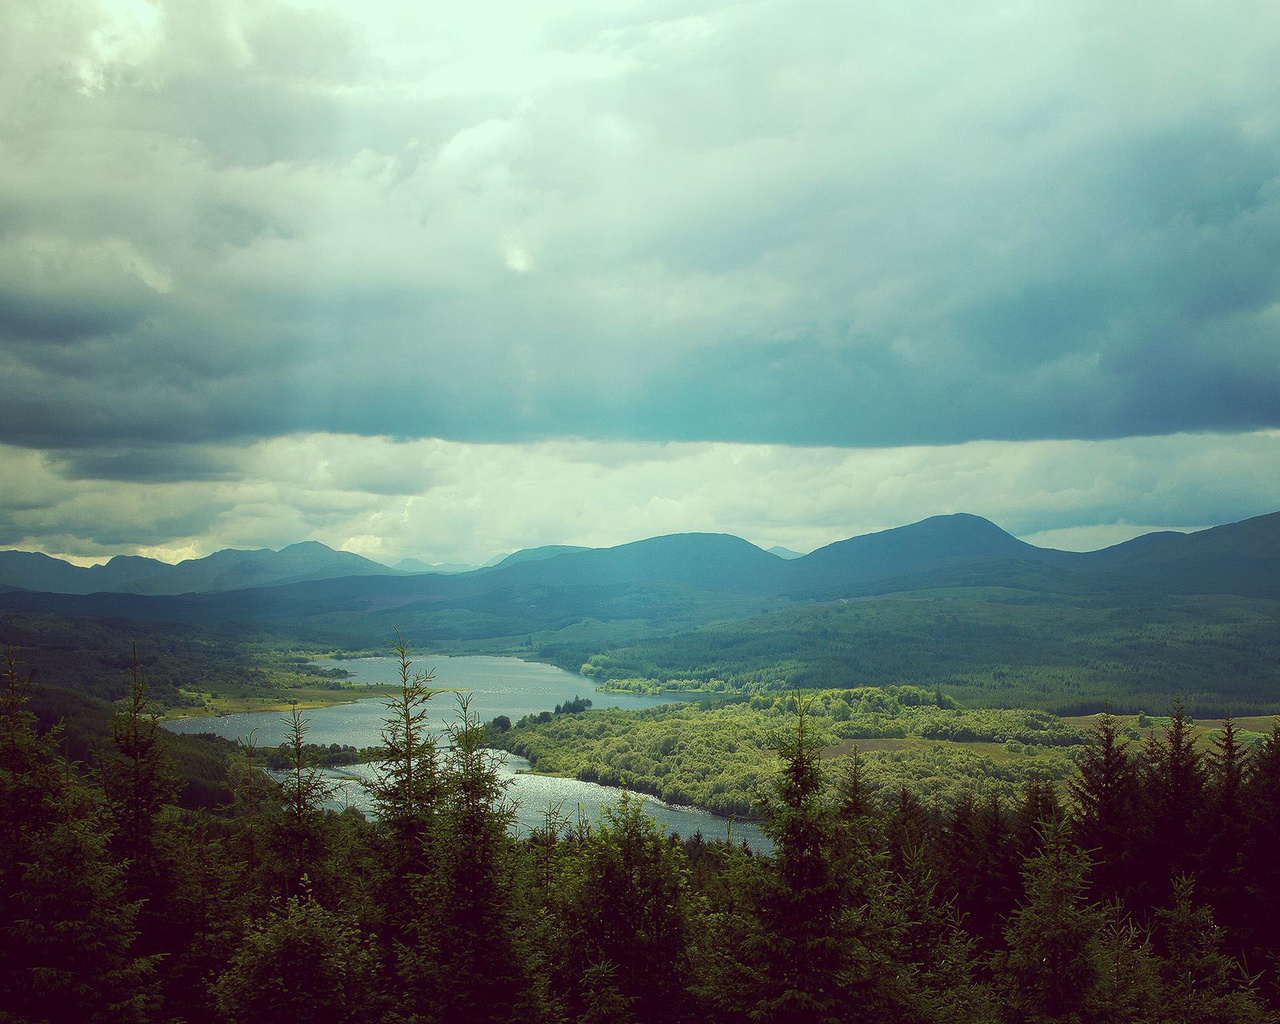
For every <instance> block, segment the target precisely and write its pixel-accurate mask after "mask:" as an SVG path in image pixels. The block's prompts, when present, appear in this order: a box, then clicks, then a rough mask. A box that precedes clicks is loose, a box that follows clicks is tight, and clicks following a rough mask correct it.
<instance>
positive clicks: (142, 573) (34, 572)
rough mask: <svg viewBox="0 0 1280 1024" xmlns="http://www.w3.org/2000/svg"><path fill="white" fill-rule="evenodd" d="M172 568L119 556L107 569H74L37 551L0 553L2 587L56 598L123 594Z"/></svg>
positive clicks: (135, 558)
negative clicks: (113, 593)
mask: <svg viewBox="0 0 1280 1024" xmlns="http://www.w3.org/2000/svg"><path fill="white" fill-rule="evenodd" d="M172 568H173V566H171V565H169V564H168V563H167V562H161V561H158V560H157V559H154V558H141V557H138V556H136V555H116V556H115V557H114V558H112V559H111V560H110V561H109V562H107V563H106V564H105V565H93V566H89V567H87V568H84V567H81V566H78V565H72V564H71V563H69V562H64V561H62V559H60V558H52V557H51V556H49V555H45V554H41V553H40V552H38V551H0V584H6V585H8V586H11V587H21V588H22V589H24V590H40V591H47V592H50V593H56V594H93V593H97V592H98V591H104V590H111V591H122V590H125V589H127V588H128V587H129V586H130V585H131V584H133V583H135V582H136V581H138V580H141V579H145V578H147V577H148V576H151V575H154V574H155V573H158V572H163V571H165V570H167V569H172Z"/></svg>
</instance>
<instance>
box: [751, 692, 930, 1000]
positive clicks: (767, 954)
mask: <svg viewBox="0 0 1280 1024" xmlns="http://www.w3.org/2000/svg"><path fill="white" fill-rule="evenodd" d="M808 717H809V704H808V703H807V702H806V701H805V700H803V699H801V698H799V697H797V698H796V699H795V727H794V730H793V731H792V732H790V733H788V734H787V735H785V736H784V737H783V738H782V739H781V740H780V742H779V744H778V748H777V749H778V757H779V761H780V768H779V772H778V776H777V779H776V781H775V783H774V793H773V799H772V800H771V801H770V802H769V803H768V805H767V809H766V813H767V815H768V817H767V820H766V822H765V825H764V831H765V833H766V834H767V835H768V836H769V838H770V839H772V840H773V843H774V853H773V856H772V858H771V867H772V870H771V871H768V872H766V873H765V874H764V876H763V877H762V883H763V884H762V886H761V889H760V893H759V897H758V899H759V902H758V906H757V910H756V913H757V916H758V919H759V922H760V933H759V938H760V941H761V948H760V949H759V950H758V953H759V955H760V961H759V964H760V970H761V972H762V977H761V991H760V995H759V997H758V999H757V1000H756V1005H755V1007H754V1009H753V1011H752V1019H755V1020H762V1021H776V1022H779V1024H784V1022H790V1021H796V1022H799V1021H805V1022H815V1024H816V1022H823V1021H836V1020H857V1019H867V1020H872V1019H879V1018H880V1017H883V1016H885V1015H886V1014H888V1015H893V1014H894V1013H896V1011H897V1010H898V1009H899V1008H900V1007H901V1004H902V1003H904V1002H905V1000H906V995H905V993H904V992H903V991H902V990H901V986H900V985H899V984H898V982H897V980H896V979H897V978H898V975H899V972H897V971H895V970H893V969H892V967H891V965H890V964H889V963H888V950H889V943H888V941H887V937H886V936H885V935H884V934H883V932H882V931H881V926H882V921H883V917H884V915H883V913H882V909H883V908H881V907H876V906H873V905H868V904H861V905H857V904H854V903H853V902H852V901H851V900H849V899H848V896H849V893H850V891H851V889H858V888H865V887H862V886H860V885H859V883H858V880H857V878H856V874H857V869H856V867H855V866H854V865H851V864H850V863H849V862H848V861H847V860H845V861H841V860H840V858H839V857H838V853H839V850H840V844H839V834H838V828H837V824H836V823H837V819H836V815H835V813H834V811H833V808H832V806H831V804H830V803H829V801H828V800H827V799H826V794H825V784H824V779H823V772H822V766H821V757H820V751H821V748H820V743H819V741H818V740H817V738H816V737H815V736H814V735H813V732H812V731H811V729H810V728H809V722H808ZM851 868H852V869H854V871H853V874H851V873H850V869H851Z"/></svg>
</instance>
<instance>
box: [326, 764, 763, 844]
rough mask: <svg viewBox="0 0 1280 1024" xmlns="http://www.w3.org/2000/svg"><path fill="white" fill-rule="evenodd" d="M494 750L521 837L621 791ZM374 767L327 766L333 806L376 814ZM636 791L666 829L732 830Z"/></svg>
mask: <svg viewBox="0 0 1280 1024" xmlns="http://www.w3.org/2000/svg"><path fill="white" fill-rule="evenodd" d="M494 755H495V756H496V757H497V758H498V759H499V761H498V773H499V776H500V777H501V778H502V779H505V780H508V781H509V785H508V787H507V795H508V796H509V797H510V799H511V802H512V803H513V804H514V805H515V811H516V820H515V823H514V824H513V826H512V831H513V832H514V833H515V834H516V835H519V836H527V835H528V834H529V833H530V832H532V831H533V830H534V829H538V828H543V827H545V825H546V815H547V811H548V809H551V810H554V811H557V812H558V813H559V814H560V815H563V816H565V817H566V818H567V819H568V820H569V821H570V822H573V821H576V820H577V818H578V816H579V815H580V814H581V815H582V817H583V818H584V819H585V820H586V821H590V822H594V821H595V820H596V819H597V818H599V817H600V809H601V808H602V807H606V806H608V805H610V804H613V803H616V802H617V800H618V797H619V795H620V792H621V791H620V790H617V789H614V788H611V787H609V786H598V785H596V784H595V783H594V782H582V781H580V780H578V779H558V778H551V777H549V776H546V775H532V774H527V773H528V772H529V762H528V761H526V760H525V759H524V758H523V757H518V756H516V755H515V754H508V753H506V752H505V751H501V750H498V751H494ZM375 770H376V768H375V766H373V765H352V766H350V767H347V768H337V769H333V770H330V771H326V772H325V773H324V774H325V775H326V776H327V777H328V779H329V780H330V782H334V783H337V784H338V785H339V787H340V788H339V789H338V790H337V791H336V792H335V793H334V797H333V800H332V801H331V802H330V806H332V807H333V808H334V809H336V810H341V809H342V808H343V807H346V806H348V805H350V806H352V807H358V808H359V809H360V810H361V811H363V812H364V813H365V814H366V815H369V816H370V817H372V816H373V812H374V807H373V798H372V797H371V796H370V795H369V793H368V791H367V790H366V789H365V788H364V787H363V786H362V785H360V784H359V783H358V782H357V781H355V780H358V779H367V778H369V777H370V776H371V774H372V773H373V772H374V771H375ZM633 795H634V796H635V797H636V799H638V800H640V801H641V806H642V807H643V808H644V810H645V812H646V813H648V815H649V816H650V817H651V818H653V819H654V820H655V821H657V822H658V823H660V824H661V825H663V826H665V827H666V829H667V831H668V832H678V833H679V834H680V835H681V836H684V837H686V838H687V837H689V836H692V835H694V834H695V833H697V832H701V833H702V835H703V837H705V838H707V839H724V838H725V836H726V835H728V834H729V831H728V830H729V826H730V822H729V820H728V819H727V818H719V817H716V816H715V815H714V814H708V813H707V812H706V811H700V810H698V809H697V808H696V807H678V806H675V805H673V804H666V803H663V802H662V801H661V800H658V799H657V798H656V797H651V796H646V795H644V794H643V793H637V794H633ZM732 826H733V830H732V836H733V841H734V842H735V843H739V842H746V844H747V845H748V846H750V847H751V849H753V850H757V851H761V852H767V851H769V850H771V849H772V848H773V844H772V843H771V842H770V841H769V840H768V839H767V838H766V837H765V835H764V833H762V832H761V831H760V827H759V826H758V825H755V824H752V823H751V822H738V821H735V822H733V823H732Z"/></svg>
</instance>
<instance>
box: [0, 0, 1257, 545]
mask: <svg viewBox="0 0 1280 1024" xmlns="http://www.w3.org/2000/svg"><path fill="white" fill-rule="evenodd" d="M1278 52H1280V6H1278V5H1276V4H1274V3H1267V2H1262V0H1250V2H1232V0H1224V2H1220V3H1217V4H1212V5H1211V4H1205V3H1202V2H1199V0H1196V2H1178V0H1168V2H1164V3H1160V4H1149V3H1133V4H1114V3H1112V2H1101V0H1098V2H1071V0H1068V2H1065V3H1056V4H1046V3H1041V2H1034V3H1032V2H1025V3H1022V2H1013V0H975V2H973V3H968V4H962V5H956V4H952V3H941V2H928V0H924V2H910V0H906V2H904V0H866V2H858V3H850V2H848V0H780V2H776V3H775V2H760V3H734V4H729V3H716V2H700V0H690V2H683V3H670V2H665V0H662V2H649V3H627V2H611V3H606V2H603V0H599V2H593V0H553V2H538V0H532V2H523V3H519V2H510V3H493V2H486V0H480V2H471V3H467V4H423V3H420V2H417V0H361V2H360V3H355V2H339V0H327V2H317V3H284V2H277V0H252V2H248V0H246V2H244V3H235V2H224V0H191V2H173V3H170V2H162V3H154V4H153V3H148V2H145V0H140V2H127V0H121V2H112V3H94V2H83V3H82V2H76V0H67V2H61V3H56V4H49V3H44V2H41V0H10V2H8V3H6V4H3V5H0V95H2V96H3V97H4V101H3V103H0V370H2V372H0V547H19V548H27V549H38V550H44V551H47V552H50V553H54V554H61V555H68V556H75V557H76V558H78V559H80V560H101V559H102V558H104V557H106V556H109V555H111V554H115V553H133V552H139V553H145V554H151V555H155V556H158V557H164V558H169V559H176V558H178V557H188V556H192V555H203V554H207V553H209V552H211V551H213V550H216V549H218V548H221V547H227V546H236V547H259V546H271V547H279V546H282V545H284V544H288V543H292V542H295V541H299V540H305V539H315V540H321V541H324V542H325V543H328V544H330V545H332V546H334V547H344V548H347V549H349V550H353V551H357V552H360V553H361V554H366V555H369V556H371V557H375V558H379V559H382V560H386V561H395V560H396V559H398V558H400V557H403V556H414V557H418V558H423V559H425V560H427V561H483V560H485V559H487V558H489V557H490V556H492V555H493V554H496V553H498V552H502V551H509V550H513V549H515V548H518V547H526V546H532V545H536V544H544V543H580V544H592V545H606V544H614V543H620V542H624V541H629V540H634V539H637V538H640V537H645V536H651V535H655V534H660V533H671V532H677V531H682V530H711V531H724V532H730V533H735V534H738V535H739V536H743V537H746V538H747V539H748V540H751V541H753V542H755V543H758V544H761V545H762V546H766V547H767V546H769V545H771V544H783V545H785V546H788V547H792V548H796V549H798V550H809V549H811V548H812V547H815V546H817V545H820V544H823V543H827V542H829V541H833V540H836V539H840V538H842V537H846V536H850V535H853V534H856V533H862V532H866V531H869V530H875V529H882V528H885V527H891V526H897V525H901V524H903V523H906V522H911V521H914V520H917V519H921V518H924V517H926V516H929V515H933V514H937V513H940V512H953V511H968V512H975V513H978V514H981V515H985V516H987V517H988V518H990V519H992V520H994V521H995V522H997V523H998V524H999V525H1001V526H1003V527H1004V528H1006V529H1008V530H1010V531H1011V532H1013V533H1015V534H1017V535H1018V536H1022V537H1024V538H1026V539H1030V540H1032V541H1033V542H1036V543H1044V544H1052V545H1055V546H1061V547H1071V548H1090V547H1098V546H1101V545H1103V544H1107V543H1113V542H1116V541H1118V540H1123V539H1126V538H1128V537H1130V536H1133V535H1135V534H1136V533H1140V532H1143V531H1145V530H1148V529H1155V528H1178V529H1194V528H1200V527H1204V526H1209V525H1214V524H1217V523H1221V522H1227V521H1233V520H1237V519H1242V518H1246V517H1248V516H1251V515H1258V514H1261V513H1264V512H1270V511H1275V510H1276V509H1277V508H1280V75H1277V73H1276V71H1275V54H1276V53H1278Z"/></svg>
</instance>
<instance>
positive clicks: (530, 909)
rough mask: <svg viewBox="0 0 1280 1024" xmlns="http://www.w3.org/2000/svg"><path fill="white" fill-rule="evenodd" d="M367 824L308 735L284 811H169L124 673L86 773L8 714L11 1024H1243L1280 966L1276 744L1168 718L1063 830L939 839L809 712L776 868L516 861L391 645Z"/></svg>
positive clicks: (24, 692)
mask: <svg viewBox="0 0 1280 1024" xmlns="http://www.w3.org/2000/svg"><path fill="white" fill-rule="evenodd" d="M396 653H397V656H398V657H399V659H400V667H401V679H400V687H399V690H398V693H397V695H396V696H395V697H394V698H392V699H389V700H388V702H387V713H386V718H385V722H384V731H383V753H384V761H383V770H382V771H381V772H380V773H379V775H378V777H377V781H376V783H375V784H374V790H375V792H374V795H375V797H376V802H377V808H378V814H377V817H376V820H372V821H370V820H366V819H365V818H364V817H363V816H362V815H360V814H359V813H358V812H356V811H353V810H347V811H344V812H341V813H335V812H332V811H326V810H324V800H325V795H326V793H325V789H326V787H325V781H324V777H323V776H322V775H321V774H320V773H319V772H318V771H317V770H316V768H315V767H314V765H312V764H311V763H309V761H308V758H307V744H306V719H305V716H304V715H302V714H301V713H298V712H295V713H294V715H293V716H291V720H290V726H291V728H290V732H291V735H290V740H289V742H288V743H287V744H286V746H287V748H288V749H290V750H292V751H293V757H292V759H291V761H290V763H288V764H286V765H285V767H284V769H283V771H282V772H280V773H278V778H279V781H273V780H272V779H271V778H268V777H267V776H266V775H265V774H264V773H263V771H262V768H261V764H262V755H261V752H259V751H256V750H254V749H253V748H252V747H243V748H242V750H241V752H240V756H239V757H238V759H237V764H236V772H235V775H236V778H235V784H234V787H233V788H234V798H233V801H232V802H231V804H230V805H228V806H226V807H225V808H223V809H222V810H221V812H220V813H218V814H210V813H208V812H186V811H179V810H178V809H177V808H176V807H175V806H174V797H175V787H176V783H175V781H174V775H173V773H172V767H171V764H170V762H169V759H168V757H167V753H166V734H165V733H163V732H162V731H161V730H159V728H158V722H157V720H156V718H155V716H154V715H153V714H152V713H151V711H150V708H149V705H148V700H147V691H146V682H145V679H143V678H142V675H141V673H140V672H138V671H136V669H135V670H133V673H132V679H131V686H130V688H129V696H128V697H127V698H126V700H125V701H124V702H123V703H122V704H121V706H120V709H119V711H118V713H117V716H116V720H115V723H114V727H113V732H112V737H111V742H110V744H108V746H107V748H106V749H104V750H102V751H100V752H99V753H98V754H97V755H96V756H95V757H94V758H92V759H91V761H90V762H88V763H74V762H73V761H72V760H71V759H70V758H69V757H66V756H64V754H63V752H62V751H61V750H60V747H59V743H58V735H57V731H56V730H54V731H52V732H44V733H41V732H40V731H39V730H38V729H37V728H36V724H35V720H34V717H33V716H32V715H31V713H30V711H29V709H28V707H27V699H28V687H27V679H26V677H25V675H24V673H23V671H22V666H20V665H19V664H18V663H17V662H16V660H15V658H14V656H13V654H12V653H10V655H9V657H8V661H7V663H6V665H5V666H4V671H3V676H4V687H3V694H2V695H0V734H2V736H0V739H2V741H3V748H2V751H0V945H2V946H3V948H4V950H5V951H6V952H5V956H4V957H3V959H2V960H0V1019H3V1020H7V1021H22V1022H28V1021H29V1022H36V1021H51V1022H52V1021H63V1020H67V1021H70V1020H75V1021H132V1022H148V1021H174V1022H176V1021H190V1022H199V1021H230V1022H232V1024H235V1022H244V1024H248V1022H250V1021H252V1022H274V1021H297V1020H315V1021H334V1022H364V1021H369V1022H434V1021H442V1022H444V1021H494V1022H497V1021H504V1022H507V1021H528V1022H538V1024H543V1022H545V1024H552V1022H565V1024H568V1022H575V1024H587V1022H602V1021H609V1022H621V1024H625V1022H628V1021H637V1022H639V1021H643V1022H657V1024H665V1022H671V1024H676V1022H694V1021H710V1020H715V1021H718V1022H719V1021H728V1022H742V1024H747V1022H755V1021H770V1022H772V1021H778V1022H790V1021H797V1022H799V1021H805V1022H856V1021H873V1020H874V1021H924V1022H952V1021H954V1022H959V1021H965V1022H969V1024H974V1022H1001V1024H1005V1022H1008V1024H1013V1022H1018V1024H1023V1022H1026V1024H1030V1022H1048V1021H1063V1022H1066V1021H1078V1022H1087V1021H1097V1022H1103V1021H1107V1022H1124V1021H1134V1022H1137V1021H1151V1022H1161V1024H1164V1022H1170V1024H1172V1022H1175V1021H1176V1022H1186V1024H1191V1022H1197V1024H1199V1022H1205V1021H1222V1022H1253V1021H1265V1020H1270V1019H1272V1008H1273V1007H1274V1006H1275V1004H1276V999H1275V993H1276V985H1275V970H1274V960H1275V954H1276V951H1277V949H1278V948H1280V934H1278V930H1280V913H1277V911H1280V907H1278V906H1277V905H1276V904H1277V900H1280V876H1278V870H1280V869H1278V868H1277V867H1276V865H1275V862H1274V860H1273V858H1272V857H1271V853H1272V851H1274V849H1276V848H1277V846H1276V844H1277V841H1278V840H1280V733H1277V732H1273V733H1272V735H1271V736H1270V737H1269V738H1268V739H1267V740H1266V741H1265V742H1264V743H1263V744H1262V745H1261V746H1260V747H1259V748H1258V749H1257V750H1256V751H1254V752H1253V753H1252V754H1246V753H1245V752H1244V751H1243V750H1242V749H1241V748H1240V747H1239V746H1238V745H1236V744H1235V743H1234V740H1233V732H1232V729H1231V728H1230V727H1228V728H1227V729H1226V730H1225V731H1224V733H1223V736H1222V737H1221V738H1220V739H1219V741H1218V743H1217V745H1216V746H1215V747H1214V749H1213V750H1211V751H1208V752H1202V751H1199V750H1197V749H1196V748H1195V746H1194V744H1192V743H1191V742H1190V740H1189V738H1188V736H1187V728H1186V726H1187V723H1186V721H1185V718H1184V716H1183V714H1182V712H1181V709H1179V708H1175V709H1174V713H1173V714H1172V715H1171V722H1170V727H1169V728H1168V729H1167V730H1166V731H1164V732H1163V733H1160V734H1154V733H1153V734H1152V736H1151V737H1150V738H1149V740H1148V741H1147V742H1146V743H1145V744H1143V745H1141V746H1137V745H1134V744H1131V743H1128V742H1127V741H1126V740H1125V738H1124V737H1123V736H1122V735H1121V734H1120V732H1119V731H1118V730H1117V729H1116V728H1115V727H1114V722H1113V721H1111V720H1109V719H1106V718H1104V719H1103V720H1102V724H1101V725H1100V726H1099V729H1098V731H1097V735H1096V736H1095V737H1094V739H1093V742H1092V744H1091V745H1090V746H1089V748H1088V750H1087V752H1086V754H1085V755H1084V756H1082V758H1081V761H1080V768H1079V771H1078V773H1077V774H1076V775H1075V776H1073V777H1072V779H1071V780H1070V783H1069V788H1068V793H1067V795H1066V799H1065V800H1060V798H1059V795H1058V793H1057V792H1056V790H1055V789H1054V787H1053V786H1052V785H1050V784H1049V783H1047V782H1037V781H1032V782H1030V783H1028V784H1027V785H1026V787H1025V788H1024V791H1023V792H1022V793H1021V794H1020V795H1019V797H1018V799H1017V800H1016V801H1002V800H1000V799H999V798H995V797H992V798H982V799H979V798H977V797H974V798H970V799H962V800H958V801H956V803H955V804H954V806H952V807H950V808H948V809H946V810H941V809H937V808H932V807H930V806H928V805H926V804H925V803H923V802H921V801H920V800H919V799H917V798H916V797H915V796H913V795H912V793H911V792H910V791H908V790H905V789H904V790H902V791H900V792H899V793H898V794H896V796H895V797H894V798H893V799H891V800H882V799H879V798H877V797H876V796H875V795H874V794H873V793H872V792H871V791H870V789H869V787H868V785H867V780H866V777H865V772H864V768H865V765H864V763H863V761H862V759H861V758H860V757H859V756H857V755H856V753H855V756H853V757H850V758H846V759H842V760H840V761H839V762H837V765H838V767H837V768H833V767H832V765H831V764H830V763H828V762H825V761H824V760H823V759H822V758H821V756H820V746H821V741H820V738H819V737H818V736H817V735H816V734H815V732H814V729H813V724H812V720H811V718H810V715H809V710H810V709H808V708H807V707H806V706H805V702H804V700H803V699H799V700H797V701H796V702H795V706H794V708H793V714H792V718H791V720H790V725H789V728H788V729H787V730H786V732H785V734H784V735H783V737H782V739H781V741H780V743H779V747H778V765H779V768H778V770H777V772H776V773H775V775H774V777H773V778H772V780H771V781H770V784H769V786H768V792H767V793H766V794H765V799H764V806H763V808H762V813H763V817H764V822H765V824H764V828H765V831H766V832H767V834H768V835H769V837H770V838H771V839H772V841H773V843H774V851H773V852H772V853H771V854H769V855H767V856H762V855H755V854H752V853H751V851H749V850H747V849H745V848H743V847H741V846H737V845H734V844H732V843H730V842H727V841H723V840H708V839H706V838H704V837H701V836H693V837H688V838H686V839H684V840H683V841H682V840H679V839H678V838H676V837H673V836H668V835H666V834H664V833H663V831H662V830H661V828H660V827H659V826H657V825H656V824H655V823H654V822H653V821H652V820H651V819H650V818H649V817H648V816H647V815H646V814H645V813H644V812H643V810H642V809H641V807H640V805H639V803H638V802H637V801H636V800H634V799H632V798H630V797H628V796H626V795H624V796H622V797H621V798H620V799H619V801H618V803H617V804H615V805H614V806H613V807H611V808H609V809H607V810H606V811H605V812H604V813H603V815H602V817H601V818H600V820H599V821H595V822H587V821H580V820H573V819H572V817H571V816H567V815H562V814H559V813H558V812H555V811H552V812H549V813H548V815H547V817H546V820H545V822H544V825H543V827H541V828H539V829H536V830H534V831H533V832H532V833H531V834H529V835H526V836H523V837H515V836H513V835H512V834H511V830H510V826H511V822H512V809H511V807H510V805H509V803H508V801H507V799H506V795H505V791H504V787H503V785H502V783H501V782H500V780H499V776H498V773H497V771H496V766H495V763H494V761H493V754H492V753H491V752H490V751H489V750H487V748H486V746H485V744H486V742H487V741H486V733H485V730H484V729H483V728H482V727H481V725H480V723H479V722H478V721H477V720H476V718H475V716H474V715H473V714H472V713H471V712H470V709H469V706H468V703H467V700H466V698H465V697H463V698H461V699H460V701H459V708H458V715H457V719H456V722H455V724H454V725H453V727H452V728H451V729H450V730H449V733H448V735H447V737H446V738H445V740H444V741H440V740H438V739H437V737H436V734H435V733H434V732H432V731H431V730H430V729H429V728H428V723H427V718H426V712H427V707H428V702H429V701H430V700H432V699H435V698H438V697H440V694H439V693H438V692H437V691H435V690H433V688H432V686H431V684H432V682H433V680H432V678H431V676H430V674H429V673H425V674H424V673H421V672H416V671H414V669H413V665H412V662H411V660H410V657H409V652H408V650H407V648H406V647H404V646H403V645H402V644H399V643H397V647H396Z"/></svg>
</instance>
